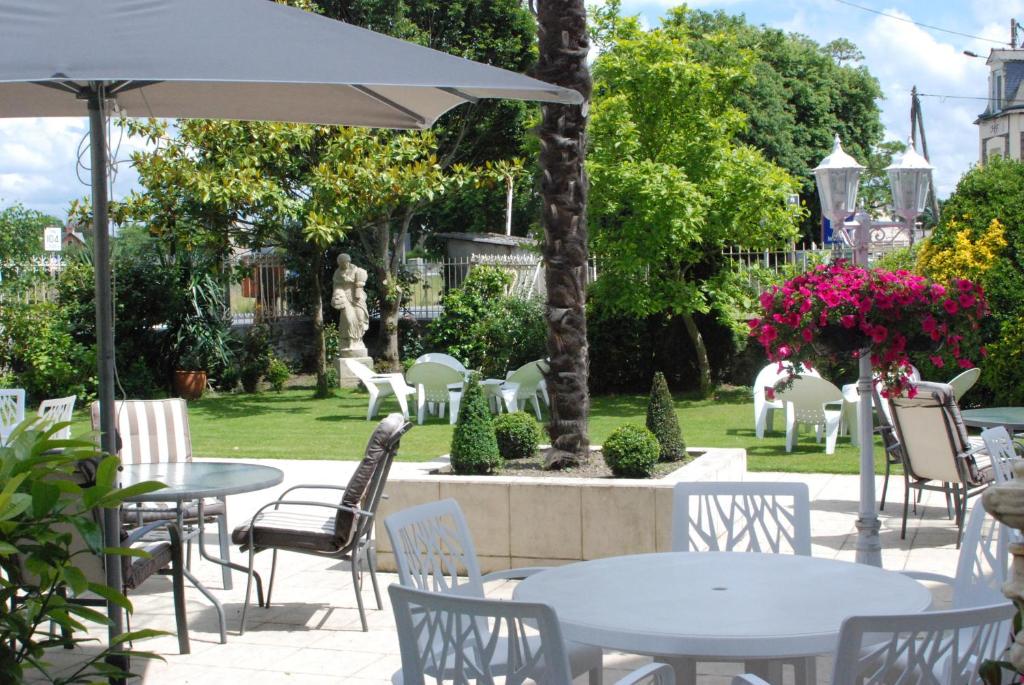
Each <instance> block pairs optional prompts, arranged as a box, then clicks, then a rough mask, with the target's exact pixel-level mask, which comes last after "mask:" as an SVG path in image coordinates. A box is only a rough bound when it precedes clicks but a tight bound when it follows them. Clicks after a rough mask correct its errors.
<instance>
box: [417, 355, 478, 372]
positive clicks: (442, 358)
mask: <svg viewBox="0 0 1024 685" xmlns="http://www.w3.org/2000/svg"><path fill="white" fill-rule="evenodd" d="M421 362H432V363H435V364H444V365H445V366H450V367H452V368H453V369H455V370H456V371H458V372H459V373H461V374H462V375H466V374H467V373H469V369H467V368H466V365H465V364H463V363H462V362H460V361H459V360H458V359H456V358H455V357H453V356H451V355H450V354H445V353H444V352H428V353H426V354H421V355H420V356H418V357H416V361H415V362H413V363H414V364H419V363H421Z"/></svg>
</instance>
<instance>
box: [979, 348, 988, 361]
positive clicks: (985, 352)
mask: <svg viewBox="0 0 1024 685" xmlns="http://www.w3.org/2000/svg"><path fill="white" fill-rule="evenodd" d="M978 354H980V355H981V358H982V359H984V358H985V357H987V356H988V348H987V347H985V346H984V345H982V346H981V347H979V348H978Z"/></svg>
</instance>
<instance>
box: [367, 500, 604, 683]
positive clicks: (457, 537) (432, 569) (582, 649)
mask: <svg viewBox="0 0 1024 685" xmlns="http://www.w3.org/2000/svg"><path fill="white" fill-rule="evenodd" d="M384 528H385V530H387V533H388V539H389V540H391V549H392V552H393V553H394V555H395V565H396V566H397V567H398V582H399V583H401V584H402V585H403V586H405V587H408V588H415V589H416V590H422V591H427V592H432V593H438V594H442V595H448V596H452V595H458V596H461V597H477V598H483V597H484V584H485V583H488V582H491V581H495V580H521V579H523V578H526V577H528V576H531V575H533V574H535V573H539V572H540V571H543V570H544V569H543V568H537V567H532V568H519V569H511V570H506V571H496V572H494V573H488V574H486V575H484V574H482V573H481V572H480V563H479V561H478V559H477V556H476V547H475V546H474V545H473V537H472V535H470V532H469V526H468V525H467V524H466V519H465V517H464V516H463V515H462V509H460V508H459V504H458V502H456V501H455V500H453V499H445V500H441V501H439V502H428V503H426V504H421V505H419V506H416V507H412V508H410V509H404V510H402V511H399V512H397V513H394V514H392V515H391V516H388V517H387V518H386V519H384ZM460 571H463V572H464V574H465V575H462V576H460V575H458V574H459V572H460ZM392 587H393V586H392ZM392 597H394V595H392ZM399 630H401V628H400V629H399ZM568 647H569V650H568V651H569V661H570V662H571V664H572V673H573V674H574V675H580V674H582V673H588V672H589V677H590V685H600V683H601V676H602V674H601V668H602V663H601V650H600V649H599V648H597V647H591V646H588V645H581V644H576V643H569V645H568ZM403 667H404V661H403ZM413 682H419V681H413Z"/></svg>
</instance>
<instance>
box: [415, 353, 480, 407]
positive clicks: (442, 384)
mask: <svg viewBox="0 0 1024 685" xmlns="http://www.w3.org/2000/svg"><path fill="white" fill-rule="evenodd" d="M465 378H466V377H465V375H464V374H463V373H462V372H460V371H456V370H455V369H453V368H452V367H450V366H446V365H445V364H440V363H438V362H416V363H415V364H413V365H412V366H411V367H409V370H408V371H406V373H405V382H406V383H408V384H409V385H411V386H413V387H417V386H420V385H422V386H423V392H424V394H425V396H426V398H427V401H428V402H447V401H448V386H449V385H451V384H453V383H462V382H463V381H464V380H465Z"/></svg>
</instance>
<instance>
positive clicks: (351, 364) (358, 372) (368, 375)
mask: <svg viewBox="0 0 1024 685" xmlns="http://www.w3.org/2000/svg"><path fill="white" fill-rule="evenodd" d="M341 361H342V362H344V363H345V366H346V367H347V368H348V370H349V371H351V372H352V374H353V375H355V377H356V378H358V379H359V381H360V382H361V383H362V384H363V386H364V387H365V388H367V389H369V387H370V386H371V385H373V369H371V368H370V367H369V366H367V365H366V364H364V363H362V362H358V361H356V360H355V359H342V360H341Z"/></svg>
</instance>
